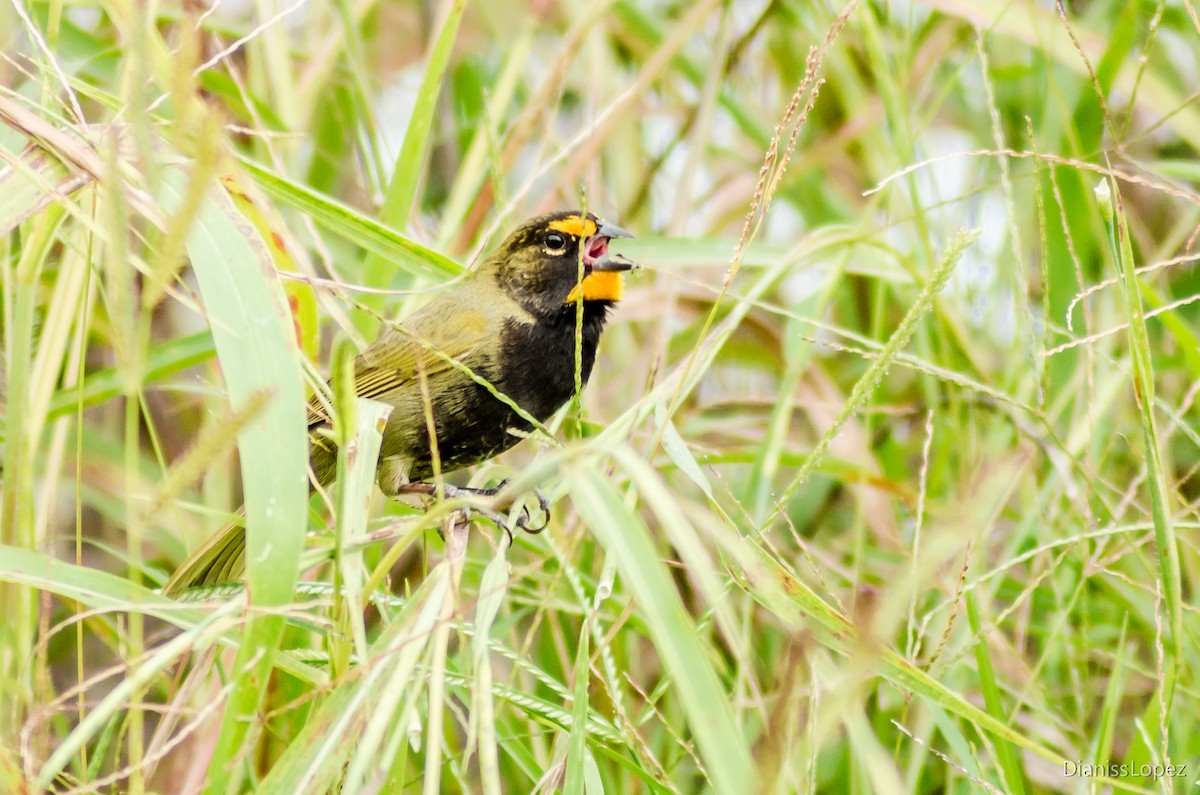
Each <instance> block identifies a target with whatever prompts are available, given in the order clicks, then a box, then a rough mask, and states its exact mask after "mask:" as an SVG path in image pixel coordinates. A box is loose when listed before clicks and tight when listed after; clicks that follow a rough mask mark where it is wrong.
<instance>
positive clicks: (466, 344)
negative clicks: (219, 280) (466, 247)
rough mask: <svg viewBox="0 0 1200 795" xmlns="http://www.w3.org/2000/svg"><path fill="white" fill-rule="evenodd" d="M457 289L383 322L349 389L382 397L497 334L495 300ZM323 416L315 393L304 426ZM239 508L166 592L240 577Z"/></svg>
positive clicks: (316, 422)
mask: <svg viewBox="0 0 1200 795" xmlns="http://www.w3.org/2000/svg"><path fill="white" fill-rule="evenodd" d="M456 293H458V295H457V296H456V297H454V298H453V300H447V299H450V297H451V294H447V295H444V296H442V297H440V298H439V299H435V300H434V301H433V302H431V303H429V304H428V305H426V307H425V308H424V309H422V310H420V311H418V312H416V313H415V314H414V315H411V316H410V317H409V318H407V319H406V320H405V321H404V324H403V325H402V326H400V327H391V326H389V327H386V328H385V329H384V330H383V331H382V332H381V333H380V335H379V338H378V339H376V340H375V342H374V343H372V344H371V345H370V346H369V347H368V348H367V349H366V350H365V351H363V352H362V353H361V354H359V356H358V357H357V358H356V359H355V360H354V391H355V392H356V393H357V394H358V395H359V396H360V397H365V398H372V399H375V400H382V401H385V402H386V401H387V399H388V397H389V395H392V394H393V393H395V392H396V391H398V390H402V389H406V388H408V387H409V385H411V384H413V383H414V382H415V381H416V378H417V373H418V372H419V370H420V369H424V371H425V375H426V377H433V376H435V375H437V374H438V373H441V372H445V371H447V370H449V369H451V368H453V367H454V362H463V361H464V360H466V359H472V358H474V355H475V354H476V353H478V352H479V351H481V350H483V349H484V348H485V347H486V346H487V345H488V344H489V340H497V339H499V329H492V325H493V318H492V317H491V316H490V315H489V314H488V310H495V309H496V305H495V304H494V303H491V304H481V305H480V306H481V307H482V308H480V309H466V308H464V304H468V305H469V304H470V300H468V299H467V298H466V296H465V295H463V294H462V293H461V292H459V291H456ZM489 330H491V332H492V333H491V336H490V337H489V334H488V332H489ZM328 420H329V416H328V414H327V413H326V411H325V407H324V406H323V405H322V404H321V403H320V401H318V400H317V399H316V398H315V397H314V398H313V399H312V400H311V401H309V404H308V427H309V429H312V428H315V427H316V426H318V425H321V424H323V423H325V422H328ZM238 514H239V520H238V521H237V522H231V523H230V524H227V525H226V526H225V527H223V528H221V530H219V531H218V532H217V533H216V534H215V535H213V536H212V538H210V539H208V541H206V542H205V543H204V545H203V546H201V547H200V548H199V549H197V550H196V551H195V552H193V553H192V554H191V555H190V556H189V557H188V559H187V560H186V561H184V562H183V563H182V564H181V565H180V567H179V569H178V570H176V572H175V573H174V574H172V575H171V579H170V580H168V581H167V583H166V585H164V586H163V591H164V592H165V593H166V594H167V595H169V596H176V595H178V594H179V593H180V592H182V591H184V590H187V589H188V588H195V587H199V586H203V585H216V584H218V583H223V582H232V581H235V580H238V579H240V578H241V576H242V574H243V572H244V571H245V564H246V529H245V527H243V523H244V519H241V516H242V511H239V512H238Z"/></svg>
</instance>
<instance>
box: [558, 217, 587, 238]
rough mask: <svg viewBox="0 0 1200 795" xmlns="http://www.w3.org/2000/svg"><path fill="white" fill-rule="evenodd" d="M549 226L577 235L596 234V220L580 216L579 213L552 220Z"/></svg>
mask: <svg viewBox="0 0 1200 795" xmlns="http://www.w3.org/2000/svg"><path fill="white" fill-rule="evenodd" d="M549 228H550V229H553V230H554V231H555V232H565V233H567V234H568V235H574V236H575V237H591V236H592V235H594V234H596V222H595V221H593V220H592V219H591V218H580V217H579V216H578V215H568V216H567V217H566V218H560V219H558V220H557V221H551V222H550V224H549Z"/></svg>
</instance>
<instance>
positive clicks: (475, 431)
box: [410, 302, 608, 480]
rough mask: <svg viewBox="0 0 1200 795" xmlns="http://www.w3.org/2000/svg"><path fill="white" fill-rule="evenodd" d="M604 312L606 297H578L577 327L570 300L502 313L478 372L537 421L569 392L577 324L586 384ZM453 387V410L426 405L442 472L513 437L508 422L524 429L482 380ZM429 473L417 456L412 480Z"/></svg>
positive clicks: (499, 449)
mask: <svg viewBox="0 0 1200 795" xmlns="http://www.w3.org/2000/svg"><path fill="white" fill-rule="evenodd" d="M607 314H608V305H607V304H606V303H602V302H594V303H588V304H585V306H584V316H583V326H582V329H578V327H577V322H576V316H575V307H574V306H569V307H564V311H563V312H562V313H559V314H557V315H555V316H553V317H551V318H541V319H539V320H538V321H537V322H535V323H527V322H521V321H519V320H508V321H506V322H505V325H504V328H503V329H502V331H501V336H500V339H501V342H500V348H499V351H498V355H497V360H496V364H495V366H494V368H492V371H491V372H479V373H478V375H480V376H483V377H484V378H486V379H487V380H488V381H490V382H491V384H492V385H493V386H494V388H495V389H496V391H498V392H500V393H501V394H503V395H505V396H506V397H508V398H509V399H510V400H511V401H513V402H515V403H516V404H517V405H518V406H520V407H521V408H522V410H524V411H525V412H527V413H528V414H529V415H530V416H532V417H534V418H535V419H536V420H537V421H538V422H544V421H545V420H547V419H549V417H550V415H552V414H553V413H554V412H556V411H558V409H559V408H561V407H562V406H563V404H565V403H566V402H567V401H568V400H570V399H571V396H572V394H574V392H575V372H576V369H575V368H576V350H575V347H576V332H577V330H578V331H582V336H581V338H580V351H579V375H580V379H581V382H582V383H583V384H586V383H587V381H588V377H589V376H590V375H591V373H592V365H593V364H595V361H596V346H597V344H598V343H599V342H600V332H601V330H602V329H603V328H604V321H605V319H606V316H607ZM460 388H461V389H462V390H464V391H462V392H459V393H458V395H457V399H456V400H455V401H454V404H455V405H454V407H453V409H450V408H449V406H435V409H434V417H435V425H436V427H437V436H438V454H439V456H440V457H441V460H442V470H443V471H445V472H450V471H453V470H455V469H460V468H462V467H466V466H471V465H472V464H475V463H478V462H480V461H484V460H486V459H488V458H491V457H492V456H495V455H499V454H500V453H502V452H504V451H505V450H507V449H508V448H510V447H512V446H513V445H514V444H516V443H517V442H519V441H521V439H520V437H519V436H516V435H514V434H512V433H509V429H510V428H515V429H517V430H520V431H525V432H528V431H530V430H532V426H531V425H530V424H529V423H528V422H527V421H526V420H525V419H523V418H522V417H521V416H520V415H519V414H518V413H517V412H516V411H514V410H513V408H512V407H511V406H509V405H507V404H506V403H505V402H504V401H502V400H500V399H499V398H497V397H496V396H495V395H493V394H492V392H491V390H489V389H488V388H487V387H485V386H483V385H482V384H478V383H474V382H470V383H461V384H460ZM426 438H427V437H426ZM431 474H432V471H431V469H430V466H429V461H428V459H427V457H426V456H421V455H418V456H417V460H416V461H414V464H413V469H412V471H411V472H410V478H411V479H413V480H419V479H424V478H428V477H430V476H431Z"/></svg>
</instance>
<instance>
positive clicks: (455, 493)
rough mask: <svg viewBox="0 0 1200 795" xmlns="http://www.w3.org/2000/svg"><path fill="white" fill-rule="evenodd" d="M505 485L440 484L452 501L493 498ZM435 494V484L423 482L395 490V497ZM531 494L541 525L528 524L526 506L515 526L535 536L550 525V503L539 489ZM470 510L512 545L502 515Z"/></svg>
mask: <svg viewBox="0 0 1200 795" xmlns="http://www.w3.org/2000/svg"><path fill="white" fill-rule="evenodd" d="M506 485H508V481H507V480H502V481H500V482H499V483H498V484H497V485H495V486H493V487H492V488H490V489H478V488H472V487H469V486H452V485H450V484H449V483H443V484H442V490H443V492H442V493H443V494H445V496H446V498H447V499H452V500H453V499H461V498H469V497H476V498H478V497H495V496H496V495H497V494H499V493H500V492H501V491H503V490H504V487H505V486H506ZM437 493H438V487H437V484H434V483H424V482H418V483H402V484H400V485H399V486H398V487H397V489H396V494H397V495H399V494H420V495H423V496H426V497H436V496H437ZM533 493H534V496H536V497H537V501H538V508H540V509H541V512H542V515H543V517H544V518H543V521H542V523H541V524H539V525H538V526H537V527H536V528H535V527H533V526H532V525H531V524H530V522H531V521H532V516H531V515H530V513H529V508H528V507H527V506H522V507H521V515H520V516H519V517H518V518H517V521H516V525H517V529H518V530H523V531H524V532H526V533H528V534H530V535H537V534H538V533H540V532H542V531H543V530H545V529H546V527H547V526H548V525H549V524H550V501H549V500H547V499H546V495H544V494H542V490H541V489H534V491H533ZM511 505H512V502H511V501H509V502H508V504H507V505H501V506H498V507H499V508H500V509H501V510H503V509H505V508H508V507H510V506H511ZM470 510H472V511H475V512H476V513H479V514H481V515H483V516H484V517H486V518H488V519H490V520H491V521H492V522H494V523H495V525H496V526H497V527H500V528H502V529H503V530H504V532H505V533H507V534H508V542H509V544H510V545H511V544H512V540H513V536H512V530H511V529H510V528H509V526H508V521H507V519H506V518H505V517H504V516H503V514H501V513H500V512H498V511H490V510H487V509H484V508H476V507H473V506H472V507H471V508H470Z"/></svg>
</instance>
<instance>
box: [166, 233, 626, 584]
mask: <svg viewBox="0 0 1200 795" xmlns="http://www.w3.org/2000/svg"><path fill="white" fill-rule="evenodd" d="M629 237H633V235H631V234H630V233H629V232H627V231H625V230H624V229H622V228H621V227H619V226H615V225H613V224H609V223H606V222H604V221H601V220H600V219H599V218H597V217H596V216H595V215H593V214H591V213H587V214H584V213H582V212H578V211H562V212H556V213H549V214H546V215H539V216H537V217H536V218H532V219H530V220H528V221H526V222H525V223H524V224H522V225H521V226H520V227H518V228H517V230H516V231H515V232H513V233H512V234H510V235H509V236H508V238H506V239H505V241H504V242H503V243H501V244H500V247H499V248H497V249H496V250H495V251H493V252H492V253H491V254H489V255H488V256H487V257H486V258H485V259H484V260H483V262H482V263H481V264H480V265H479V267H478V268H476V269H475V270H473V271H472V272H471V273H470V274H469V275H468V276H467V277H466V278H464V279H463V280H462V281H461V282H460V283H459V284H458V285H457V286H456V287H454V288H453V289H451V290H448V291H446V292H444V293H442V294H440V295H438V296H437V297H436V298H434V299H433V300H432V301H430V302H429V303H428V304H426V305H425V306H423V307H422V308H420V309H418V310H417V311H416V312H414V313H413V314H411V315H409V316H408V317H407V318H405V319H404V320H403V321H402V322H401V323H400V324H399V325H387V326H385V327H384V328H383V329H382V331H381V332H380V334H379V337H378V338H377V339H376V340H375V342H373V343H372V344H371V345H370V346H368V347H367V349H366V350H364V351H363V352H362V353H360V354H359V355H358V357H356V358H355V360H354V390H355V392H356V393H357V394H358V395H359V396H360V397H365V398H371V399H372V400H378V401H381V402H384V403H389V404H391V406H392V407H393V408H392V413H391V416H390V417H389V419H388V421H387V425H386V426H385V427H384V430H383V440H382V443H381V446H380V451H379V462H378V465H377V475H376V482H377V483H378V485H379V488H380V490H381V491H383V493H384V494H386V495H388V496H389V497H396V496H399V495H402V494H426V495H430V494H433V493H434V488H433V484H430V483H425V482H421V481H423V480H425V479H426V478H430V477H432V476H433V474H434V470H433V450H434V449H435V448H434V445H433V444H431V439H430V434H429V423H428V413H427V411H426V404H425V399H424V397H423V390H422V385H421V380H422V377H423V378H424V380H425V384H426V387H425V388H426V389H427V394H428V397H429V403H430V408H431V409H432V412H431V413H432V417H433V426H434V429H435V434H434V438H435V439H436V451H437V457H438V460H439V462H440V468H441V471H442V472H452V471H454V470H456V469H462V468H464V467H469V466H472V465H473V464H477V463H480V462H482V461H486V460H487V459H489V458H492V457H493V456H496V455H499V454H500V453H502V452H504V451H505V450H507V449H508V448H510V447H512V446H513V445H514V444H516V443H517V442H519V441H520V440H521V438H522V436H523V435H524V434H525V433H527V432H529V431H531V430H532V429H533V426H532V424H531V423H530V422H529V421H528V420H527V419H526V418H525V417H522V416H521V414H520V413H518V412H517V411H516V410H515V409H514V408H513V406H512V405H511V404H512V403H515V404H516V405H517V406H519V407H520V408H521V409H522V411H523V412H524V413H525V414H527V415H529V416H531V417H533V418H534V419H536V420H537V421H538V422H539V423H540V422H543V421H545V420H546V419H548V418H549V417H550V416H551V415H552V414H554V412H555V411H557V410H558V409H559V408H560V407H561V406H562V405H563V404H565V403H566V402H567V401H568V400H570V399H571V396H572V395H573V394H574V393H575V383H576V372H577V368H578V373H579V376H580V383H582V384H586V383H587V381H588V376H589V375H591V372H592V365H593V364H594V363H595V361H596V346H597V344H598V343H599V341H600V333H601V331H603V329H604V324H605V321H606V320H607V319H608V313H609V310H611V309H612V307H613V305H614V304H615V303H616V302H617V301H619V300H620V298H621V292H622V272H623V271H627V270H630V269H631V268H633V267H634V263H633V262H631V261H630V260H628V259H626V258H625V257H623V256H621V255H620V254H616V253H612V252H610V251H609V250H608V244H609V241H610V240H612V239H613V238H629ZM581 275H582V278H580V277H581ZM580 301H582V304H583V312H582V315H583V316H582V323H580V322H579V321H580V318H579V316H578V308H579V302H580ZM577 334H579V335H580V336H581V339H580V340H579V341H578V342H579V345H578V358H579V361H578V362H577V361H576V357H577V353H576V351H577V346H576V335H577ZM422 373H423V376H422ZM472 376H474V378H473V377H472ZM497 393H498V394H500V395H503V396H505V397H506V398H507V402H506V401H505V400H502V399H501V398H499V397H497ZM328 424H329V417H328V414H327V413H326V409H325V408H324V406H323V405H322V404H321V403H320V401H319V400H318V399H317V398H314V399H313V400H312V401H310V402H309V406H308V428H309V433H310V435H309V445H308V450H309V453H308V454H309V464H310V467H311V470H312V476H313V479H314V481H315V482H317V483H319V484H321V485H322V486H324V485H328V484H329V483H331V482H332V481H333V479H334V477H335V474H336V470H337V448H336V446H335V445H334V444H333V442H332V441H331V440H330V439H329V438H328V435H326V434H322V433H320V429H321V428H322V427H324V426H328ZM445 488H446V491H445V494H446V495H447V496H460V495H462V494H464V493H472V491H471V490H467V489H461V488H460V489H454V488H452V487H450V486H446V487H445ZM474 493H480V492H474ZM482 493H484V494H493V493H495V490H488V491H483V492H482ZM245 533H246V531H245V529H244V528H243V527H242V526H241V525H240V524H236V523H231V524H229V525H226V526H225V527H224V528H222V529H221V530H220V531H219V532H218V533H217V534H216V535H214V536H213V537H212V538H210V539H209V540H208V541H207V542H205V544H204V545H203V546H202V547H201V548H200V549H198V550H197V551H196V552H195V553H193V554H192V556H191V557H189V558H188V559H187V560H186V561H184V563H183V564H182V565H181V566H180V567H179V569H178V570H176V572H175V573H174V574H173V575H172V576H171V579H170V580H168V581H167V583H166V585H164V586H163V591H164V592H165V593H166V594H168V595H177V594H179V593H180V592H182V591H184V590H186V589H188V588H193V587H197V586H202V585H215V584H218V583H223V582H231V581H234V580H237V579H238V578H240V576H241V574H242V572H243V570H244V568H245V557H244V556H245V544H246V537H245Z"/></svg>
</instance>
